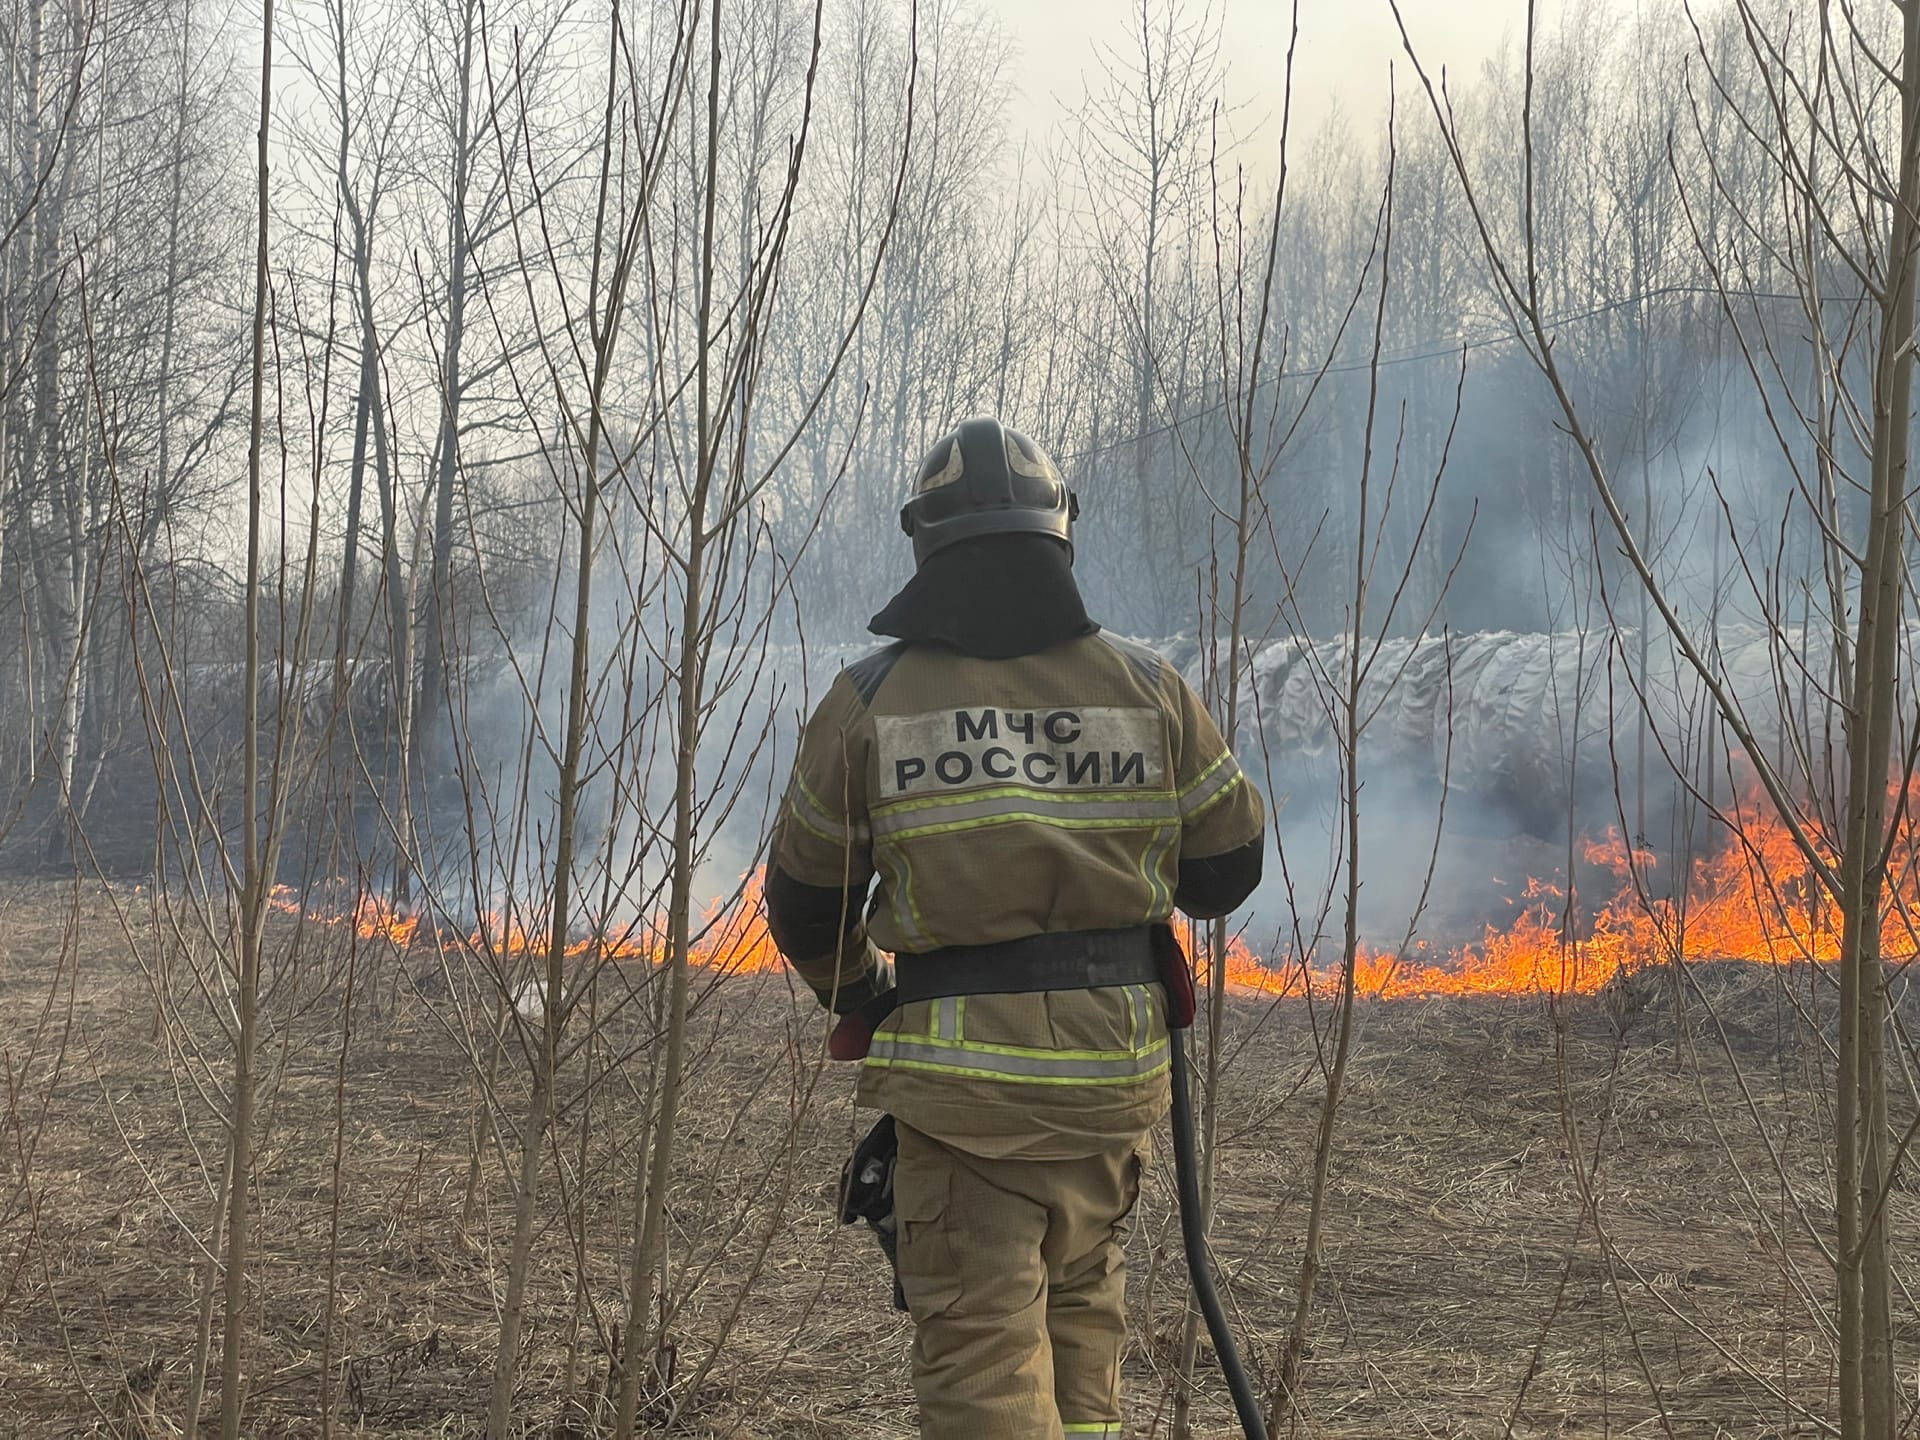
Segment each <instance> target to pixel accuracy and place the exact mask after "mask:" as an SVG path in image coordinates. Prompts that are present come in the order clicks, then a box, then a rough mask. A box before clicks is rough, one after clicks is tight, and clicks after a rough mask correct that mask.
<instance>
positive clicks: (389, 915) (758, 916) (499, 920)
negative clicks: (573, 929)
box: [269, 871, 783, 975]
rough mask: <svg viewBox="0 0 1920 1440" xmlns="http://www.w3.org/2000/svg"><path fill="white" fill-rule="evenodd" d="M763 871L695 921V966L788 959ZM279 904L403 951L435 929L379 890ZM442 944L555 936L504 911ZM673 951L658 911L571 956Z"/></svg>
mask: <svg viewBox="0 0 1920 1440" xmlns="http://www.w3.org/2000/svg"><path fill="white" fill-rule="evenodd" d="M763 878H764V871H755V872H754V873H753V874H752V875H750V876H748V877H747V878H746V880H745V882H744V883H743V884H742V885H741V887H740V890H739V893H738V894H737V895H732V896H727V895H722V896H719V897H717V898H715V899H714V900H713V901H712V902H710V903H709V904H708V906H707V907H706V909H705V910H704V911H703V912H702V913H701V914H700V915H698V916H696V917H692V918H691V919H690V922H689V925H688V945H687V959H688V963H690V964H693V965H697V966H700V967H702V968H703V969H708V970H713V971H716V972H718V973H720V974H725V975H743V974H749V973H757V972H763V971H770V970H777V969H779V968H780V966H781V964H782V963H783V962H782V960H781V957H780V952H779V950H777V949H776V948H775V947H774V943H773V937H772V936H771V935H770V934H768V933H767V921H766V910H765V907H764V902H763V897H762V891H761V884H762V880H763ZM269 903H270V904H271V905H272V906H273V908H274V909H276V910H279V911H281V912H283V913H286V914H293V915H300V916H303V917H304V918H305V919H306V920H307V922H308V923H310V924H318V925H327V926H340V927H351V928H352V930H353V932H354V934H356V935H357V936H359V937H360V938H361V939H362V940H384V941H386V942H388V943H389V944H392V945H394V946H395V947H397V948H399V949H403V950H404V949H407V948H409V947H410V946H412V945H413V944H415V943H416V941H422V942H426V941H431V940H433V939H434V938H435V933H436V932H434V931H433V930H432V929H431V928H428V929H426V930H425V931H423V930H422V928H421V927H422V925H423V923H424V917H423V916H422V915H421V914H420V913H419V912H417V911H411V910H403V909H401V908H399V907H398V906H396V905H394V904H393V902H392V901H390V900H387V899H385V898H384V897H382V896H379V895H373V894H368V893H365V892H362V893H361V894H360V895H358V896H356V897H355V899H354V901H353V904H352V906H351V907H350V908H349V909H346V910H343V911H339V912H328V911H324V910H315V909H313V908H311V907H310V906H308V905H305V904H303V903H302V901H301V896H300V894H299V892H297V891H295V890H294V889H292V888H291V887H289V886H285V885H276V886H275V887H274V889H273V893H272V895H271V897H270V899H269ZM437 938H438V940H439V943H440V944H441V945H442V946H450V945H454V944H459V943H464V944H466V945H467V946H470V947H471V948H473V949H475V950H478V951H481V952H482V953H485V954H491V955H501V956H519V955H543V954H545V953H546V951H547V947H548V945H549V944H550V943H551V940H550V938H549V936H548V934H547V933H546V932H545V931H544V930H543V929H540V928H538V927H530V926H529V923H528V921H527V920H526V919H523V918H521V917H518V916H508V915H503V914H501V913H500V912H499V911H496V910H487V911H482V912H481V915H480V919H479V923H478V924H476V925H475V926H474V927H473V929H472V930H470V931H468V932H467V933H466V934H465V935H458V934H450V933H448V932H447V931H446V930H445V929H444V928H443V929H442V930H440V931H439V932H438V937H437ZM669 951H670V946H669V937H668V931H667V925H666V920H665V918H664V917H660V916H656V917H654V918H653V919H652V920H648V921H635V922H633V923H631V924H627V925H622V926H619V927H617V928H615V929H613V930H611V931H608V932H605V933H602V934H599V935H589V936H584V937H579V938H575V939H572V940H569V941H568V942H567V945H566V954H567V957H568V958H569V959H579V958H582V957H593V958H596V959H601V960H607V961H616V962H628V961H632V962H643V963H646V964H658V963H660V962H662V961H664V960H666V959H667V957H668V954H669Z"/></svg>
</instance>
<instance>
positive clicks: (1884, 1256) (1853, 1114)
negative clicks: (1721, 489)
mask: <svg viewBox="0 0 1920 1440" xmlns="http://www.w3.org/2000/svg"><path fill="white" fill-rule="evenodd" d="M1902 10H1903V17H1902V18H1903V30H1904V48H1903V53H1902V57H1901V80H1900V121H1901V124H1900V134H1901V143H1900V171H1899V197H1898V201H1897V203H1896V204H1895V205H1894V206H1893V213H1892V222H1891V226H1890V232H1891V233H1890V235H1889V240H1888V246H1887V267H1886V274H1887V285H1886V293H1885V298H1884V302H1883V309H1882V315H1881V323H1880V336H1879V353H1878V357H1877V362H1876V364H1875V367H1874V407H1873V408H1874V433H1873V455H1872V461H1873V464H1872V496H1871V509H1870V511H1869V517H1868V530H1867V539H1866V546H1865V549H1864V552H1863V558H1862V564H1861V572H1860V621H1859V625H1858V627H1857V630H1856V632H1855V635H1856V641H1855V649H1854V655H1855V662H1856V663H1855V669H1854V686H1853V692H1852V704H1851V706H1850V711H1851V713H1850V714H1849V716H1848V721H1847V738H1848V751H1849V753H1848V757H1847V758H1848V767H1847V823H1846V847H1847V848H1846V853H1845V855H1844V856H1843V857H1842V860H1841V912H1842V913H1841V924H1842V929H1841V955H1840V967H1841V970H1840V986H1841V1028H1840V1054H1839V1060H1840V1064H1839V1075H1838V1080H1837V1083H1838V1086H1839V1090H1838V1094H1837V1096H1836V1101H1837V1109H1836V1131H1837V1134H1836V1141H1837V1152H1838V1154H1837V1158H1838V1165H1837V1177H1836V1179H1837V1184H1838V1188H1839V1194H1838V1196H1837V1200H1838V1218H1839V1239H1840V1274H1839V1280H1840V1378H1841V1386H1840V1404H1841V1411H1840V1424H1841V1433H1842V1434H1843V1435H1844V1436H1846V1437H1847V1440H1855V1437H1858V1440H1893V1437H1894V1434H1895V1430H1896V1427H1897V1423H1898V1418H1899V1406H1898V1401H1897V1394H1896V1387H1895V1376H1894V1367H1893V1317H1892V1297H1891V1288H1892V1287H1891V1273H1890V1255H1889V1250H1888V1237H1887V1216H1886V1206H1885V1203H1884V1201H1885V1192H1886V1188H1887V1186H1888V1185H1889V1184H1890V1183H1891V1181H1892V1178H1893V1177H1892V1174H1891V1173H1890V1170H1889V1163H1888V1156H1887V1153H1886V1147H1887V1076H1886V1054H1885V1043H1886V1027H1887V1018H1888V1017H1887V994H1886V975H1885V971H1884V969H1883V968H1882V964H1881V954H1880V922H1881V915H1880V910H1881V895H1882V891H1883V888H1884V882H1885V878H1886V876H1885V864H1884V862H1883V861H1882V859H1881V854H1882V851H1883V849H1884V848H1885V839H1886V827H1887V808H1888V806H1887V801H1888V795H1887V791H1888V785H1889V783H1890V781H1891V779H1892V772H1893V746H1894V732H1895V727H1896V718H1897V710H1898V705H1899V667H1900V638H1901V630H1902V624H1901V617H1902V609H1903V603H1904V595H1903V590H1904V585H1905V570H1906V485H1907V460H1908V449H1909V429H1910V426H1911V423H1912V411H1913V347H1912V336H1913V327H1914V291H1915V253H1914V251H1915V244H1916V239H1920V234H1917V232H1916V225H1915V206H1916V205H1920V5H1915V4H1911V3H1909V4H1906V5H1904V6H1903V7H1902Z"/></svg>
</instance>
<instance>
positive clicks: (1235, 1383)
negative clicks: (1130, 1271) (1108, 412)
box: [1167, 1030, 1267, 1440]
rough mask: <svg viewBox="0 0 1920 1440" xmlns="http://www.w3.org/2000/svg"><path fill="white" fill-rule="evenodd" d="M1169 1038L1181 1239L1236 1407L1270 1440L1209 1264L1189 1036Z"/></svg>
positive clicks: (1249, 1427)
mask: <svg viewBox="0 0 1920 1440" xmlns="http://www.w3.org/2000/svg"><path fill="white" fill-rule="evenodd" d="M1167 1043H1168V1044H1169V1045H1170V1046H1171V1047H1172V1053H1173V1176H1174V1182H1175V1186H1176V1188H1177V1189H1178V1190H1179V1192H1180V1238H1181V1239H1182V1240H1183V1241H1185V1242H1186V1251H1187V1276H1188V1279H1189V1280H1190V1282H1191V1283H1192V1285H1193V1293H1194V1297H1195V1298H1196V1299H1198V1300H1199V1302H1200V1313H1201V1314H1202V1315H1204V1316H1205V1317H1206V1320H1207V1334H1209V1335H1211V1336H1212V1337H1213V1353H1214V1355H1215V1356H1216V1357H1218V1359H1219V1361H1220V1371H1221V1373H1222V1374H1224V1375H1225V1376H1226V1377H1227V1389H1228V1390H1230V1391H1232V1392H1233V1408H1234V1409H1235V1410H1237V1411H1239V1412H1240V1428H1241V1429H1242V1430H1244V1431H1245V1432H1246V1435H1247V1440H1267V1422H1266V1421H1265V1419H1263V1418H1262V1417H1261V1414H1260V1402H1259V1401H1258V1400H1256V1399H1255V1398H1254V1394H1253V1384H1252V1382H1251V1381H1249V1380H1248V1379H1247V1372H1246V1369H1245V1367H1243V1366H1242V1365H1241V1363H1240V1351H1239V1350H1238V1349H1237V1348H1236V1347H1235V1345H1234V1343H1233V1331H1232V1330H1230V1329H1229V1328H1228V1327H1227V1312H1226V1309H1225V1308H1224V1307H1223V1306H1222V1305H1221V1304H1220V1292H1219V1291H1217V1290H1215V1289H1214V1288H1213V1271H1212V1270H1211V1269H1210V1268H1209V1267H1208V1264H1207V1234H1206V1230H1205V1229H1204V1228H1203V1227H1202V1225H1201V1219H1202V1217H1201V1214H1200V1175H1199V1159H1198V1155H1199V1151H1198V1148H1197V1147H1196V1146H1195V1144H1194V1138H1193V1097H1192V1096H1191V1095H1189V1094H1188V1093H1187V1041H1186V1035H1185V1033H1184V1032H1183V1031H1180V1030H1169V1031H1168V1032H1167Z"/></svg>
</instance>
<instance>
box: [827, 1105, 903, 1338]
mask: <svg viewBox="0 0 1920 1440" xmlns="http://www.w3.org/2000/svg"><path fill="white" fill-rule="evenodd" d="M899 1154H900V1140H899V1136H898V1135H897V1133H896V1132H895V1130H894V1128H893V1117H892V1116H891V1115H882V1116H881V1117H880V1120H879V1123H878V1124H876V1125H875V1126H874V1127H873V1129H871V1130H869V1131H868V1132H867V1134H866V1138H865V1139H863V1140H862V1141H861V1142H860V1143H859V1145H858V1146H856V1147H855V1148H854V1152H853V1158H852V1159H851V1160H849V1161H847V1164H846V1168H845V1169H844V1170H842V1171H841V1173H840V1223H841V1224H842V1225H851V1224H853V1223H854V1222H855V1221H857V1220H864V1221H866V1222H867V1228H868V1229H869V1230H871V1231H873V1234H874V1238H875V1239H877V1240H879V1242H880V1249H881V1250H882V1251H883V1252H884V1253H885V1254H886V1257H887V1264H888V1265H889V1266H890V1267H892V1269H893V1272H894V1273H893V1308H894V1309H896V1310H901V1311H904V1310H905V1309H906V1308H907V1297H906V1294H905V1292H903V1291H902V1290H901V1288H900V1261H899V1257H898V1252H897V1248H896V1246H897V1239H898V1236H897V1232H898V1226H897V1225H896V1224H895V1222H894V1217H893V1166H894V1161H895V1160H896V1159H897V1158H898V1157H899Z"/></svg>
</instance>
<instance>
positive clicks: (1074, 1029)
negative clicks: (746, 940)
mask: <svg viewBox="0 0 1920 1440" xmlns="http://www.w3.org/2000/svg"><path fill="white" fill-rule="evenodd" d="M1264 823H1265V821H1264V814H1263V809H1262V805H1261V801H1260V796H1259V794H1258V792H1257V791H1256V790H1255V789H1254V787H1253V785H1252V784H1251V783H1250V782H1249V781H1248V780H1246V779H1245V777H1243V776H1242V775H1241V773H1240V768H1239V766H1238V765H1237V764H1236V763H1235V761H1234V758H1233V756H1232V755H1231V754H1230V753H1228V751H1227V747H1226V743H1225V741H1223V740H1222V739H1221V736H1220V732H1219V730H1218V728H1217V727H1216V726H1215V725H1214V723H1213V720H1212V719H1211V718H1210V717H1209V716H1208V714H1207V712H1206V710H1205V708H1204V707H1203V706H1202V705H1201V703H1200V700H1199V697H1197V696H1196V695H1195V694H1194V693H1193V691H1192V690H1191V689H1190V688H1189V687H1188V685H1187V684H1186V682H1185V681H1184V680H1183V679H1181V677H1180V675H1179V674H1178V672H1176V671H1175V670H1174V668H1173V667H1172V666H1171V665H1169V664H1168V663H1167V662H1166V661H1165V660H1163V659H1162V658H1161V657H1160V656H1159V655H1157V654H1155V653H1154V652H1153V651H1151V650H1148V649H1146V648H1144V647H1142V646H1138V645H1134V644H1132V643H1130V642H1127V641H1122V640H1116V639H1114V638H1113V637H1111V636H1107V635H1104V634H1097V635H1090V636H1085V637H1082V638H1080V639H1076V640H1071V641H1068V642H1067V643H1065V644H1063V645H1058V646H1055V647H1053V648H1052V649H1050V650H1045V651H1042V652H1040V653H1039V654H1036V655H1028V656H1023V657H1021V658H1018V659H1012V660H982V659H976V658H973V657H970V656H965V655H960V654H957V653H955V652H953V651H950V650H945V649H942V648H939V647H935V646H925V645H918V646H916V645H907V644H896V645H891V646H888V647H887V648H886V649H884V650H881V651H878V652H876V653H875V654H873V655H870V656H868V657H867V658H866V659H864V660H861V661H859V662H857V663H856V664H853V665H850V666H849V667H847V669H845V670H844V671H842V672H841V674H840V675H839V677H838V678H837V679H836V680H835V682H834V684H833V686H832V688H831V689H830V690H829V691H828V692H827V695H826V697H825V698H824V699H823V700H822V701H821V703H820V707H819V709H818V710H816V711H815V712H814V715H813V718H812V719H811V720H810V721H809V722H808V724H807V727H806V732H805V734H804V735H803V736H802V739H801V743H800V753H799V756H798V758H797V760H796V762H795V765H794V774H793V782H792V785H791V786H790V788H789V790H788V792H787V796H786V800H785V803H784V805H783V806H782V808H781V814H780V821H779V826H778V829H777V830H776V832H775V836H774V842H773V843H774V849H773V858H774V861H775V863H777V864H778V865H779V866H780V867H781V868H782V869H783V870H785V871H786V872H787V874H789V875H790V876H792V877H793V878H794V879H795V880H798V881H800V882H801V883H803V884H808V885H816V886H823V887H839V888H849V889H854V888H857V887H860V886H863V885H865V884H866V883H867V882H868V880H870V879H871V878H872V877H874V876H875V875H876V874H877V875H878V877H879V885H878V887H877V888H876V889H875V890H874V892H873V897H872V900H871V902H870V904H869V906H868V911H867V916H866V921H865V925H864V927H863V928H861V927H856V928H855V929H853V930H852V931H851V932H850V933H849V935H848V937H847V941H846V943H844V944H843V945H842V947H841V950H840V953H839V955H838V957H836V956H833V955H828V956H825V957H822V958H821V959H820V960H818V961H813V962H810V963H798V964H796V968H797V969H799V970H800V972H801V974H802V975H803V977H804V978H806V979H807V980H808V981H809V983H811V984H813V985H814V986H815V987H816V988H819V989H823V990H825V989H830V988H831V987H832V986H833V985H834V983H835V972H836V966H837V969H838V976H839V983H840V984H843V985H851V984H855V983H858V982H859V981H861V980H863V979H865V978H866V977H868V976H869V975H870V974H871V973H872V969H873V966H874V964H875V957H874V955H873V951H872V946H870V945H869V944H868V938H869V936H870V937H871V941H872V945H877V946H878V947H879V948H881V949H884V950H890V951H894V952H896V953H898V952H909V953H915V954H918V953H924V952H926V951H930V950H936V949H940V948H943V947H946V946H951V945H984V944H992V943H995V942H999V941H1005V940H1016V939H1020V938H1022V937H1024V936H1028V935H1035V934H1043V933H1053V932H1058V931H1067V930H1106V929H1117V928H1120V927H1124V926H1131V925H1142V924H1147V923H1151V922H1154V921H1161V920H1166V919H1168V918H1169V917H1170V916H1171V915H1172V913H1173V904H1174V890H1175V888H1176V885H1177V883H1178V878H1179V865H1180V861H1181V860H1182V859H1183V858H1184V859H1188V860H1193V859H1206V858H1210V857H1214V856H1218V855H1224V854H1226V853H1227V852H1228V851H1231V850H1236V849H1239V848H1240V847H1242V846H1244V845H1247V844H1249V843H1251V842H1252V841H1254V840H1256V839H1258V838H1259V836H1260V834H1261V831H1262V828H1263V826H1264ZM1162 1005H1163V997H1162V995H1161V992H1160V987H1159V986H1157V985H1150V986H1149V985H1133V986H1115V987H1109V988H1104V989H1098V990H1072V991H1045V992H1039V993H1034V994H1024V995H972V996H960V997H955V998H952V999H945V1000H932V1001H920V1002H917V1003H914V1004H910V1005H906V1006H903V1007H901V1008H900V1009H898V1010H896V1011H895V1012H894V1013H893V1015H892V1016H891V1017H889V1019H888V1020H887V1021H886V1023H885V1024H883V1025H882V1026H881V1028H880V1029H879V1031H878V1032H877V1033H876V1034H875V1036H874V1041H873V1046H872V1049H871V1051H870V1053H869V1054H868V1057H867V1059H866V1061H865V1063H864V1067H863V1070H862V1073H861V1079H860V1092H859V1100H860V1103H861V1104H863V1105H869V1106H872V1107H874V1108H877V1109H883V1110H887V1111H889V1112H891V1113H892V1114H894V1115H896V1116H898V1117H899V1118H900V1119H901V1120H903V1121H905V1122H906V1123H907V1124H909V1125H911V1126H913V1127H914V1128H915V1129H918V1130H922V1131H924V1132H926V1133H927V1134H930V1135H933V1136H936V1137H938V1138H940V1139H942V1140H945V1141H947V1142H948V1143H950V1144H954V1145H957V1146H959V1147H961V1148H963V1149H967V1150H970V1151H972V1152H973V1153H976V1154H980V1155H985V1156H1014V1155H1018V1156H1025V1157H1030V1158H1067V1157H1073V1156H1081V1155H1087V1154H1091V1153H1093V1152H1094V1151H1095V1150H1097V1149H1100V1148H1102V1147H1104V1146H1107V1145H1110V1144H1112V1143H1113V1141H1114V1140H1116V1139H1119V1138H1122V1137H1125V1136H1127V1135H1136V1134H1138V1133H1140V1132H1141V1131H1143V1130H1145V1129H1146V1128H1148V1127H1149V1126H1150V1125H1152V1124H1153V1123H1154V1122H1155V1121H1156V1120H1158V1119H1159V1117H1160V1115H1161V1114H1162V1113H1164V1111H1165V1108H1166V1103H1167V1078H1166V1076H1167V1067H1168V1055H1167V1032H1166V1023H1165V1016H1164V1014H1163V1013H1162Z"/></svg>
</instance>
